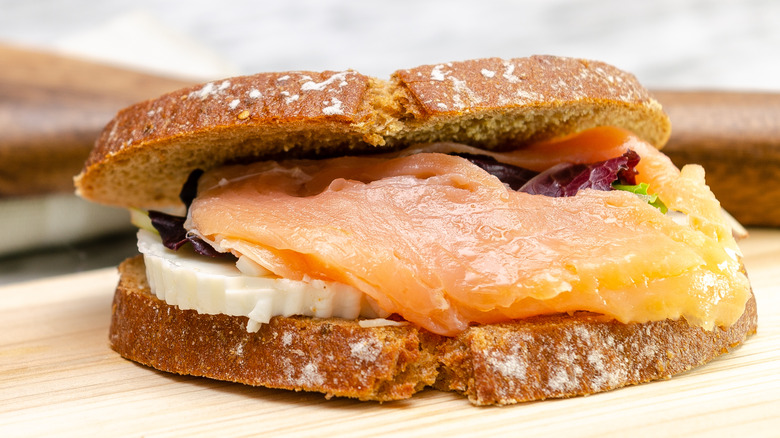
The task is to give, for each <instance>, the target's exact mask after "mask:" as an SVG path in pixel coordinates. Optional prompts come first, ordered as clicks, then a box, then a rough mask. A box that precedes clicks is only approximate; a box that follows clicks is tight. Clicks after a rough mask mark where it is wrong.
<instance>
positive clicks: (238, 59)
mask: <svg viewBox="0 0 780 438" xmlns="http://www.w3.org/2000/svg"><path fill="white" fill-rule="evenodd" d="M778 22H780V2H779V1H776V0H749V1H736V0H735V1H725V0H723V1H705V0H682V1H681V0H660V1H629V0H581V1H577V0H547V1H538V2H531V1H509V0H482V1H459V0H431V1H425V0H395V1H381V2H380V1H369V0H366V1H352V2H350V1H346V0H320V1H317V0H286V1H250V0H233V1H230V2H226V1H218V0H193V1H154V0H107V1H94V0H69V1H63V0H29V1H24V2H21V1H18V0H0V41H3V42H6V43H9V42H10V43H17V44H24V45H32V46H36V47H44V48H46V47H48V48H56V49H60V50H66V51H69V52H74V53H80V54H84V55H89V56H94V57H98V58H102V59H111V60H113V61H115V62H120V63H129V64H132V65H145V66H147V67H148V68H151V69H157V70H164V71H167V72H174V73H177V74H186V75H188V76H192V77H196V78H203V79H209V78H215V77H217V76H227V75H232V74H237V73H253V72H258V71H272V70H289V69H307V70H320V69H345V68H353V69H356V70H358V71H361V72H363V73H367V74H372V75H378V76H382V77H386V76H388V75H389V74H390V73H391V72H392V71H394V70H396V69H398V68H404V67H412V66H415V65H418V64H430V63H438V62H444V61H453V60H461V59H467V58H476V57H487V56H500V57H517V56H526V55H530V54H555V55H566V56H576V57H586V58H593V59H600V60H603V61H607V62H610V63H612V64H615V65H617V66H619V67H621V68H623V69H626V70H630V71H632V72H634V73H635V74H636V75H637V76H638V77H639V79H640V80H641V81H642V82H643V83H644V84H645V85H648V86H650V87H661V88H691V87H693V88H737V89H754V90H755V89H758V90H780V25H779V24H778ZM0 61H1V60H0Z"/></svg>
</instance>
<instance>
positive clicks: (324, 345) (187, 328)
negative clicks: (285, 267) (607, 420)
mask: <svg viewBox="0 0 780 438" xmlns="http://www.w3.org/2000/svg"><path fill="white" fill-rule="evenodd" d="M120 272H121V279H120V283H119V286H118V287H117V291H116V294H115V297H114V304H113V312H112V323H111V329H110V341H111V345H112V347H113V348H114V349H115V350H116V351H118V352H119V353H120V354H121V355H122V356H124V357H126V358H128V359H131V360H134V361H137V362H140V363H143V364H146V365H149V366H152V367H154V368H157V369H160V370H164V371H168V372H173V373H180V374H192V375H197V376H205V377H210V378H214V379H220V380H227V381H232V382H240V383H245V384H249V385H257V386H266V387H271V388H283V389H292V390H296V391H299V390H304V391H315V392H323V393H325V394H327V395H328V396H343V397H353V398H358V399H361V400H380V401H388V400H398V399H404V398H408V397H411V396H412V394H413V393H415V392H417V391H419V390H421V389H422V388H424V387H426V386H431V385H433V386H435V387H436V388H438V389H442V390H449V391H456V392H459V393H463V394H465V395H466V396H468V397H469V400H470V401H471V402H472V403H474V404H477V405H493V404H511V403H518V402H522V401H528V400H538V399H545V398H551V397H569V396H575V395H583V394H591V393H595V392H600V391H606V390H610V389H615V388H619V387H622V386H625V385H632V384H637V383H642V382H646V381H650V380H654V379H659V378H667V377H670V376H672V375H674V374H677V373H680V372H683V371H685V370H688V369H690V368H692V367H695V366H698V365H701V364H703V363H705V362H707V361H709V360H711V359H713V358H714V357H716V356H718V355H720V354H722V353H725V352H726V351H727V350H728V349H729V348H731V347H734V346H736V345H738V344H740V343H742V342H743V341H744V339H745V338H746V337H747V336H748V335H750V334H752V333H754V332H755V330H756V306H755V300H754V299H753V298H751V300H750V301H749V302H748V305H747V307H746V309H745V312H744V314H743V315H742V317H741V318H740V319H739V321H738V322H737V323H736V324H734V325H733V326H731V327H729V328H728V329H726V330H723V329H715V330H714V331H705V330H702V329H701V328H697V327H691V326H689V325H688V324H686V323H685V322H684V321H669V320H666V321H660V322H651V323H645V324H620V323H617V322H614V321H612V320H609V319H606V318H604V317H602V316H599V315H593V314H589V313H578V314H575V315H573V316H568V315H553V316H546V317H537V318H533V319H529V320H524V321H518V322H514V323H508V324H494V325H485V326H476V327H472V328H470V329H468V330H467V331H465V332H463V333H462V334H460V335H459V336H458V337H455V338H445V337H441V336H437V335H433V334H430V333H428V332H425V331H423V330H421V329H418V328H416V327H415V326H413V325H411V324H409V325H405V326H400V327H375V328H363V327H360V325H359V324H358V323H357V322H356V321H347V320H342V319H337V318H329V319H314V318H306V317H291V318H284V317H275V318H273V319H272V321H271V323H270V324H266V325H263V326H262V328H261V329H260V331H259V332H257V333H248V332H247V331H246V329H245V327H246V322H247V320H246V318H243V317H231V316H227V315H205V314H198V313H197V312H195V311H192V310H180V309H179V308H177V307H175V306H170V305H167V304H166V303H164V302H163V301H160V300H158V299H157V298H156V297H154V296H153V295H151V292H150V290H149V286H148V284H147V283H146V276H145V272H144V265H143V260H142V258H141V257H140V256H138V257H135V258H133V259H128V260H127V261H125V262H124V263H123V264H122V265H121V266H120Z"/></svg>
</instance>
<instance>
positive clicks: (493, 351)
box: [75, 56, 756, 405]
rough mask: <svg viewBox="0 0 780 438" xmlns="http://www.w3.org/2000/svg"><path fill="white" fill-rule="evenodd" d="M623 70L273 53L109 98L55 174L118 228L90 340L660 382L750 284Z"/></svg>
mask: <svg viewBox="0 0 780 438" xmlns="http://www.w3.org/2000/svg"><path fill="white" fill-rule="evenodd" d="M670 129H671V128H670V124H669V121H668V118H667V117H666V115H665V114H664V112H663V110H662V108H661V106H660V105H659V104H658V102H657V101H655V100H654V99H653V98H652V97H651V96H650V95H649V93H648V92H647V91H646V90H645V89H644V88H642V86H641V85H640V84H639V83H638V82H637V80H636V78H635V77H634V76H633V75H631V74H629V73H626V72H624V71H621V70H619V69H617V68H615V67H613V66H610V65H607V64H604V63H601V62H596V61H588V60H581V59H572V58H562V57H553V56H533V57H528V58H519V59H510V60H503V59H496V58H490V59H479V60H471V61H464V62H453V63H447V64H439V65H426V66H420V67H416V68H411V69H406V70H399V71H397V72H395V73H394V74H393V75H391V77H390V79H378V78H373V77H367V76H364V75H362V74H360V73H357V72H354V71H341V72H334V71H325V72H308V71H297V72H283V73H265V74H257V75H253V76H244V77H236V78H230V79H226V80H222V81H214V82H209V83H206V84H203V85H199V86H195V87H191V88H187V89H183V90H179V91H176V92H173V93H169V94H166V95H164V96H161V97H159V98H157V99H154V100H149V101H145V102H141V103H138V104H136V105H134V106H131V107H129V108H127V109H124V110H122V111H120V112H119V113H118V114H117V116H116V117H115V118H114V119H113V120H112V121H111V122H110V123H109V124H108V125H107V126H106V128H105V130H104V131H103V133H102V134H101V136H100V138H99V139H98V140H97V142H96V145H95V147H94V149H93V151H92V152H91V155H90V157H89V159H88V160H87V162H86V163H85V165H84V168H83V170H82V172H81V173H80V174H79V175H78V176H76V178H75V185H76V188H77V192H78V194H79V195H81V196H82V197H84V198H86V199H89V200H92V201H95V202H100V203H105V204H110V205H116V206H122V207H126V208H128V209H129V210H130V211H131V218H132V222H133V223H134V224H136V225H137V226H138V228H139V231H138V248H139V250H140V252H141V253H142V254H141V255H137V256H134V257H132V258H130V259H128V260H126V261H125V262H123V263H122V265H121V266H120V267H119V271H120V280H119V284H118V286H117V288H116V292H115V296H114V301H113V305H112V321H111V326H110V333H109V340H110V344H111V347H112V348H113V349H114V350H116V351H117V352H118V353H119V354H120V355H122V356H123V357H125V358H127V359H130V360H132V361H136V362H139V363H142V364H145V365H148V366H151V367H154V368H156V369H159V370H163V371H167V372H171V373H178V374H186V375H195V376H203V377H208V378H212V379H219V380H225V381H232V382H240V383H244V384H248V385H256V386H263V387H268V388H281V389H289V390H295V391H313V392H321V393H324V394H325V395H326V396H327V397H333V396H337V397H351V398H357V399H360V400H375V401H390V400H399V399H406V398H409V397H411V396H412V395H413V394H414V393H416V392H418V391H420V390H422V389H424V388H426V387H433V388H436V389H439V390H443V391H453V392H456V393H460V394H463V395H465V396H467V397H468V399H469V401H470V402H472V403H473V404H476V405H503V404H512V403H518V402H523V401H529V400H540V399H546V398H558V397H570V396H576V395H585V394H593V393H598V392H602V391H607V390H611V389H615V388H619V387H623V386H626V385H633V384H639V383H642V382H648V381H651V380H655V379H662V378H668V377H670V376H672V375H675V374H678V373H681V372H683V371H686V370H688V369H691V368H692V367H695V366H699V365H702V364H704V363H706V362H708V361H709V360H711V359H713V358H714V357H717V356H718V355H721V354H724V353H727V352H728V351H729V349H731V348H733V347H736V346H738V345H740V344H741V343H742V342H743V341H745V339H746V338H747V337H748V336H749V335H750V334H752V333H754V332H755V330H756V303H755V300H754V298H753V294H752V291H751V287H750V283H749V281H748V278H747V274H746V273H745V270H744V267H743V265H742V262H741V253H740V251H739V247H738V246H737V244H736V241H735V238H734V236H733V234H732V229H731V227H730V225H729V222H728V221H727V219H726V217H725V215H724V214H723V212H722V210H721V208H720V205H719V203H718V201H717V200H716V199H715V197H714V196H713V195H712V193H711V192H710V190H709V188H708V187H707V185H706V183H705V179H704V171H703V169H702V168H701V167H699V166H696V165H689V166H685V167H684V168H682V169H678V168H677V167H675V166H674V165H673V164H672V163H671V161H669V159H668V158H667V157H665V156H664V155H663V153H661V152H660V151H659V148H661V147H662V146H663V144H664V143H665V142H666V140H667V139H668V137H669V133H670Z"/></svg>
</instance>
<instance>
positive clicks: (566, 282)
mask: <svg viewBox="0 0 780 438" xmlns="http://www.w3.org/2000/svg"><path fill="white" fill-rule="evenodd" d="M453 149H456V150H455V152H461V153H468V152H478V153H480V154H488V155H490V156H492V157H493V158H495V159H497V160H498V161H500V162H504V163H510V164H512V165H516V166H521V167H523V168H527V169H532V170H535V171H544V170H546V169H549V168H550V167H553V166H555V165H559V164H561V163H583V164H584V163H593V162H596V161H599V160H603V159H609V158H614V157H619V156H621V155H622V154H624V153H626V152H627V151H629V150H632V151H635V152H636V153H637V154H638V155H639V157H640V161H639V163H638V165H637V166H636V169H637V171H638V175H637V176H636V180H637V181H638V182H640V183H646V184H648V186H649V187H650V188H651V189H652V191H653V192H654V193H655V194H657V195H658V196H659V197H660V199H662V200H663V201H664V202H665V203H666V206H667V207H668V208H669V209H670V210H671V211H673V212H676V213H678V214H679V213H682V214H684V216H685V217H686V218H687V221H686V223H679V221H675V220H674V219H673V218H672V217H670V215H668V214H663V213H662V212H660V211H659V210H658V209H657V208H655V207H653V206H651V205H649V204H648V203H647V202H645V200H644V199H643V198H642V197H640V196H637V195H635V194H633V193H629V192H626V191H622V190H611V191H602V190H593V189H583V190H580V191H579V192H577V193H576V195H574V196H568V197H550V196H543V195H531V194H528V193H524V192H520V191H516V190H513V189H512V188H510V187H508V186H507V185H506V184H504V183H502V182H501V181H500V180H499V179H498V178H496V177H494V176H493V175H491V174H489V173H488V172H486V171H484V170H483V169H482V168H480V167H479V166H476V165H474V164H473V163H472V162H470V161H469V160H467V159H465V158H462V157H460V156H456V155H451V154H444V153H441V152H444V151H445V150H446V152H448V153H451V152H453ZM412 152H413V153H412ZM185 226H186V228H187V229H188V230H189V232H190V233H191V234H195V235H197V236H199V237H201V238H203V239H204V240H206V241H207V242H209V243H211V244H212V245H213V246H214V247H215V248H216V249H217V250H219V251H223V252H232V253H233V254H234V255H236V256H238V257H240V258H247V259H249V260H251V261H252V262H254V263H255V264H257V265H258V266H261V267H262V268H264V269H265V270H268V271H270V272H271V273H272V274H273V275H274V276H276V277H279V278H284V279H290V280H295V281H307V280H309V279H313V280H322V281H326V282H335V283H340V284H343V285H348V286H350V287H352V288H354V289H356V290H358V291H360V292H361V293H363V294H365V295H367V296H368V297H370V298H371V299H372V300H373V301H374V302H375V303H376V305H377V306H378V308H379V309H381V311H382V312H384V313H386V314H389V313H395V314H398V315H400V316H401V317H403V318H404V319H405V320H407V321H410V322H412V323H414V324H417V325H419V326H421V327H423V328H425V329H428V330H430V331H432V332H434V333H438V334H443V335H450V336H451V335H455V334H457V333H458V332H460V331H462V330H464V329H465V328H466V327H468V325H469V324H472V323H495V322H501V321H508V320H513V319H519V318H525V317H529V316H534V315H540V314H550V313H559V312H575V311H581V310H585V311H592V312H596V313H601V314H605V315H608V316H611V317H613V318H615V319H616V320H618V321H620V322H624V323H628V322H646V321H654V320H662V319H667V318H671V319H677V318H680V317H684V318H685V319H686V320H687V321H688V322H689V323H691V324H694V325H698V326H701V327H703V328H705V329H712V328H713V327H714V326H729V325H731V324H733V323H734V322H735V321H736V320H737V319H738V317H739V316H740V315H741V314H742V312H743V310H744V306H745V302H746V301H747V299H748V297H749V296H750V289H749V284H748V281H747V278H746V276H745V275H744V274H743V273H742V272H741V264H740V260H739V256H738V254H739V252H738V251H739V250H738V248H737V246H736V243H735V241H734V239H733V238H732V236H731V232H730V228H729V226H728V224H727V222H726V220H725V218H724V217H723V215H722V214H721V209H720V206H719V204H718V202H717V200H716V199H715V197H714V196H713V195H712V193H711V192H710V191H709V189H708V187H707V186H706V184H705V182H704V173H703V170H702V169H701V168H700V167H698V166H686V167H685V168H683V169H682V171H680V170H678V169H677V168H676V167H675V166H674V165H673V164H672V163H671V162H670V161H669V160H668V158H666V156H664V155H663V154H662V153H661V152H659V151H657V150H656V149H655V148H654V147H652V146H650V145H649V144H647V143H644V142H642V141H641V140H639V139H638V138H636V137H635V136H633V135H631V134H630V133H627V132H625V131H621V130H617V129H614V128H597V129H594V130H590V131H586V132H585V133H582V134H578V135H576V136H572V137H568V138H565V139H562V140H557V141H553V142H546V143H540V144H536V145H531V146H529V147H526V148H523V149H518V150H515V151H511V152H506V153H493V152H491V153H487V152H485V151H483V150H476V151H469V148H468V146H463V145H452V144H434V145H428V146H421V147H420V148H417V150H414V151H406V152H405V153H401V154H395V155H392V156H365V157H340V158H333V159H326V160H316V161H314V160H293V161H284V162H258V163H253V164H249V165H232V166H226V167H221V168H217V169H213V170H211V171H208V172H207V173H206V174H204V175H203V176H202V177H201V179H200V183H199V193H198V196H197V197H196V198H195V200H194V202H193V203H192V205H191V206H190V209H189V215H188V218H187V222H186V224H185Z"/></svg>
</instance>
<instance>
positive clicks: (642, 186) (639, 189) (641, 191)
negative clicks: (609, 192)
mask: <svg viewBox="0 0 780 438" xmlns="http://www.w3.org/2000/svg"><path fill="white" fill-rule="evenodd" d="M648 187H649V186H648V184H647V183H639V184H637V185H633V186H632V185H624V184H617V183H615V184H612V188H613V189H615V190H624V191H626V192H631V193H634V194H636V195H637V196H639V197H640V198H642V199H644V200H645V201H647V203H648V204H650V205H652V206H653V207H655V208H657V209H659V210H661V213H663V214H666V211H667V208H666V205H665V204H664V203H663V201H661V199H660V198H659V197H658V195H651V194H649V193H647V188H648Z"/></svg>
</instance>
